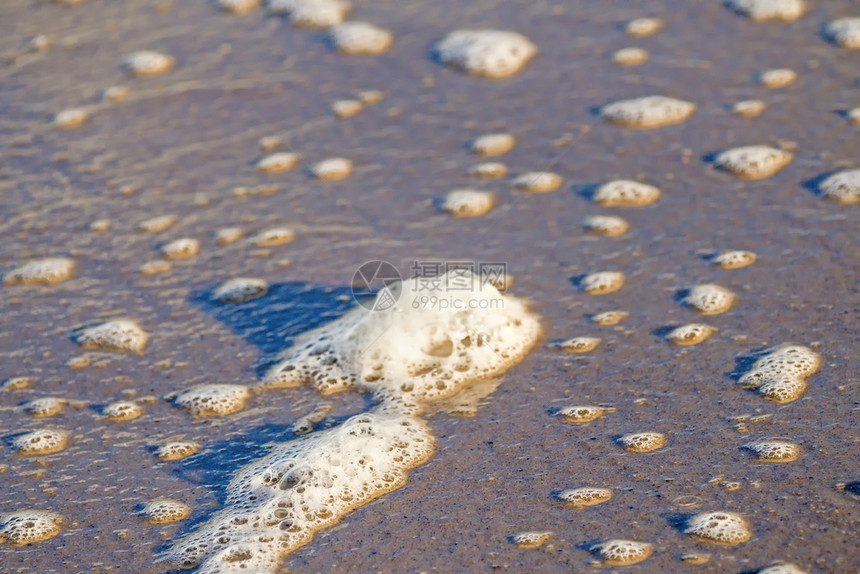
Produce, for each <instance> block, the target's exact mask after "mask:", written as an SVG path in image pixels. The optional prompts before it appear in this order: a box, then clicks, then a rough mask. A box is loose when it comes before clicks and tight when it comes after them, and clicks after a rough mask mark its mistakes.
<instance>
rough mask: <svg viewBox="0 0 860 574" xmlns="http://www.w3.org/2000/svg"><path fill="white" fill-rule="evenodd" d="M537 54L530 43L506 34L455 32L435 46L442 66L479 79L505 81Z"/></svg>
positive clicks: (505, 32) (496, 31) (536, 50)
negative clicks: (445, 65) (443, 64)
mask: <svg viewBox="0 0 860 574" xmlns="http://www.w3.org/2000/svg"><path fill="white" fill-rule="evenodd" d="M537 53H538V48H537V46H535V45H534V44H533V43H532V41H531V40H529V39H528V38H526V37H525V36H523V35H522V34H519V33H517V32H511V31H507V30H456V31H454V32H451V33H450V34H448V35H447V36H445V38H443V39H442V41H440V42H439V43H438V44H437V45H436V55H437V57H438V58H439V60H441V61H442V62H443V63H445V64H447V65H449V66H451V67H453V68H456V69H458V70H460V71H463V72H466V73H467V74H470V75H473V76H479V77H483V78H491V79H498V78H507V77H509V76H513V75H514V74H516V73H517V72H519V71H520V70H522V69H523V68H524V67H525V65H526V64H528V62H529V61H530V60H531V59H532V58H534V57H535V56H536V55H537Z"/></svg>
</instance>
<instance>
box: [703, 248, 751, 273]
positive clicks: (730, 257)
mask: <svg viewBox="0 0 860 574" xmlns="http://www.w3.org/2000/svg"><path fill="white" fill-rule="evenodd" d="M755 260H756V254H755V253H753V252H752V251H724V252H722V253H720V254H719V255H716V256H715V257H713V258H712V259H711V263H713V264H714V265H716V266H717V267H719V268H720V269H741V268H742V267H748V266H750V265H752V264H753V263H755Z"/></svg>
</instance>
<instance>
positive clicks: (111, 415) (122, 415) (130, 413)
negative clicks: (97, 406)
mask: <svg viewBox="0 0 860 574" xmlns="http://www.w3.org/2000/svg"><path fill="white" fill-rule="evenodd" d="M142 414H143V407H141V406H140V405H139V404H137V403H135V402H133V401H117V402H115V403H111V404H109V405H107V406H106V407H105V408H103V409H102V415H104V416H105V417H106V418H108V419H109V420H112V421H130V420H134V419H136V418H138V417H140V416H141V415H142Z"/></svg>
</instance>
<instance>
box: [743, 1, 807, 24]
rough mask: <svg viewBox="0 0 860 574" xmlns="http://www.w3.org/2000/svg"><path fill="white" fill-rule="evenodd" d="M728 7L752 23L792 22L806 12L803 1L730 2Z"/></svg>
mask: <svg viewBox="0 0 860 574" xmlns="http://www.w3.org/2000/svg"><path fill="white" fill-rule="evenodd" d="M728 6H729V7H730V8H732V9H733V10H734V11H735V12H737V13H738V14H741V15H743V16H746V17H747V18H749V19H750V20H752V21H754V22H766V21H768V20H781V21H783V22H793V21H795V20H797V19H798V18H800V17H801V16H803V14H804V13H805V12H806V2H805V1H804V0H731V1H730V2H729V3H728Z"/></svg>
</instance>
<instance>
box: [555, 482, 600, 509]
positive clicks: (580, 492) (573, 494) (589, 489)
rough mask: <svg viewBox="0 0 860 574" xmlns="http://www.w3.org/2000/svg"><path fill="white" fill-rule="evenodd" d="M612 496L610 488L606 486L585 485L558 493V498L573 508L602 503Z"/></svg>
mask: <svg viewBox="0 0 860 574" xmlns="http://www.w3.org/2000/svg"><path fill="white" fill-rule="evenodd" d="M611 498H612V490H610V489H608V488H597V487H593V486H586V487H582V488H571V489H569V490H563V491H561V492H560V493H558V499H559V500H562V501H564V502H565V505H566V506H570V507H573V508H588V507H589V506H597V505H598V504H603V503H604V502H607V501H609V500H610V499H611Z"/></svg>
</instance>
